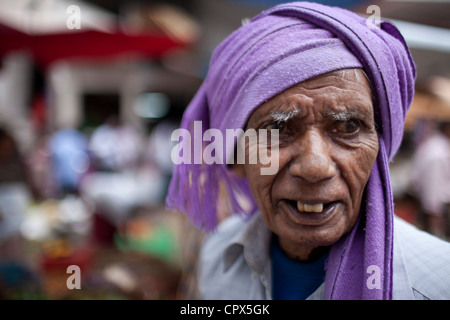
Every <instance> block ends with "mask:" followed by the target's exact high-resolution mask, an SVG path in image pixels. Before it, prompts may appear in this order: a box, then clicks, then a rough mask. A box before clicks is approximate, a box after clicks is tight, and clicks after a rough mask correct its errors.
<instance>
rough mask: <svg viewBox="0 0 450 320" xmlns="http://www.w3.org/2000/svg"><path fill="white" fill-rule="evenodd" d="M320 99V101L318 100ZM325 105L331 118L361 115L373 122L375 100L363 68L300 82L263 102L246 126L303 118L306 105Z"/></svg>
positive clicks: (331, 73) (327, 74) (344, 70)
mask: <svg viewBox="0 0 450 320" xmlns="http://www.w3.org/2000/svg"><path fill="white" fill-rule="evenodd" d="M316 99H319V101H316ZM317 103H326V104H327V107H328V108H329V109H328V115H330V116H331V115H334V118H336V117H338V115H340V114H341V115H344V114H347V115H350V114H351V113H355V114H356V113H358V114H361V115H364V116H365V117H370V118H371V120H372V121H373V117H374V115H373V98H372V90H371V86H370V82H369V80H368V78H367V76H366V74H365V72H364V71H363V69H361V68H352V69H343V70H338V71H333V72H330V73H326V74H323V75H319V76H316V77H313V78H311V79H308V80H306V81H303V82H300V83H298V84H296V85H294V86H292V87H290V88H288V89H286V90H285V91H283V92H282V93H280V94H278V95H276V96H275V97H273V98H271V99H270V100H269V101H267V102H265V103H262V104H261V105H260V106H258V107H257V108H256V109H255V110H254V111H253V112H252V114H251V115H250V117H249V119H248V121H247V124H246V127H247V126H249V125H250V126H252V124H254V123H257V122H259V121H261V120H262V119H268V118H270V119H273V120H274V121H278V122H281V121H287V120H289V119H290V118H292V117H297V116H299V117H302V116H304V113H305V112H306V110H305V108H304V107H305V106H306V105H309V104H311V105H313V104H317Z"/></svg>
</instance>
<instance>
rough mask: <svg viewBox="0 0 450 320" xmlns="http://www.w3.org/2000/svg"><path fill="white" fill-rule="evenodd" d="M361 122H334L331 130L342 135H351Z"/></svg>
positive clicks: (356, 130) (355, 131)
mask: <svg viewBox="0 0 450 320" xmlns="http://www.w3.org/2000/svg"><path fill="white" fill-rule="evenodd" d="M360 127H361V123H360V121H359V120H347V121H338V122H336V123H335V125H334V127H333V130H332V132H333V133H336V134H342V135H352V134H355V133H357V132H358V131H359V129H360Z"/></svg>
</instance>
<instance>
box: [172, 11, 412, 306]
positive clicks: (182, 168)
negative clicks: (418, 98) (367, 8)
mask: <svg viewBox="0 0 450 320" xmlns="http://www.w3.org/2000/svg"><path fill="white" fill-rule="evenodd" d="M348 68H363V69H364V71H365V72H366V74H367V75H368V77H369V80H370V82H371V86H372V95H373V99H374V101H373V102H374V113H375V122H376V125H377V128H378V134H379V153H378V156H377V159H376V161H375V164H374V166H373V169H372V172H371V174H370V177H369V181H368V183H367V186H366V190H365V191H366V192H365V195H364V197H365V198H364V199H363V205H362V209H361V210H362V212H361V214H360V216H359V220H358V221H357V223H356V225H355V226H354V228H353V229H352V230H351V231H350V232H349V233H348V234H345V235H344V236H343V237H342V238H341V239H340V240H339V241H338V242H336V243H335V244H333V246H332V248H331V250H330V254H329V257H328V261H327V266H326V278H325V298H326V299H391V298H392V248H393V213H394V208H393V197H392V191H391V185H390V180H389V168H388V162H389V160H391V159H392V158H393V156H394V155H395V153H396V151H397V150H398V148H399V146H400V144H401V141H402V136H403V125H404V121H405V116H406V112H407V110H408V108H409V107H410V105H411V101H412V98H413V95H414V80H415V76H416V74H415V67H414V63H413V61H412V58H411V56H410V53H409V51H408V48H407V46H406V44H405V41H404V39H403V37H402V36H401V34H400V33H399V31H398V30H397V29H396V28H395V26H393V25H392V24H390V23H388V22H382V23H381V24H380V27H379V28H377V27H374V26H373V27H372V28H369V27H368V26H367V24H366V19H365V18H363V17H360V16H358V15H357V14H355V13H352V12H349V11H347V10H344V9H341V8H336V7H328V6H324V5H320V4H314V3H307V2H294V3H288V4H283V5H278V6H275V7H273V8H272V9H269V10H267V11H264V12H262V13H261V14H259V15H258V16H256V17H254V18H253V19H252V20H251V21H250V22H249V23H248V24H246V25H244V26H242V27H240V28H239V29H237V30H236V31H235V32H233V33H232V34H231V35H230V36H229V37H228V38H226V39H225V40H224V41H223V42H222V43H221V44H220V45H219V46H218V47H217V48H216V50H215V52H214V53H213V55H212V58H211V62H210V69H209V72H208V75H207V77H206V79H205V81H204V82H203V84H202V86H201V87H200V89H199V90H198V92H197V94H196V95H195V97H194V99H193V100H192V102H191V103H190V104H189V106H188V108H187V110H186V111H185V113H184V115H183V119H182V123H181V128H184V129H186V130H188V131H190V132H193V127H194V125H193V124H194V121H201V124H202V130H203V131H202V132H205V131H206V130H207V129H210V128H215V129H217V130H220V132H221V133H222V134H223V136H225V130H226V129H239V128H245V125H246V122H247V120H248V118H249V116H250V114H251V113H252V111H253V110H255V109H256V108H257V107H258V106H259V105H261V104H262V103H264V102H266V101H267V100H269V99H270V98H272V97H274V96H275V95H277V94H279V93H281V92H283V91H284V90H286V89H288V88H290V87H292V86H293V85H295V84H297V83H300V82H302V81H305V80H308V79H310V78H313V77H315V76H318V75H322V74H325V73H328V72H331V71H336V70H341V69H348ZM234 147H235V144H234V143H228V142H227V143H226V144H224V146H223V150H216V152H219V153H220V154H219V156H220V157H222V158H223V159H224V161H222V163H223V164H205V163H201V164H196V163H192V164H186V163H184V164H179V165H176V166H175V168H174V172H173V177H172V181H171V185H170V188H169V193H168V196H167V199H166V203H167V207H168V208H170V209H175V210H179V211H181V212H184V213H187V214H188V215H189V217H190V218H191V219H192V221H193V222H194V224H195V225H196V226H198V227H200V228H202V229H204V230H213V229H214V228H215V227H216V225H217V211H218V205H217V203H218V197H219V188H220V186H219V184H222V185H224V186H225V187H226V188H227V190H228V194H229V196H230V200H231V204H232V209H233V212H235V213H239V214H249V215H250V214H253V213H255V212H257V210H258V208H257V207H256V205H255V203H254V201H253V199H252V196H251V193H250V191H249V188H248V184H247V181H246V180H245V179H238V178H237V177H235V176H234V175H233V174H232V173H231V172H230V171H229V169H228V168H227V166H226V161H225V160H226V159H229V157H232V155H233V151H234ZM219 182H220V183H219ZM242 199H247V201H242ZM373 266H375V267H377V268H379V270H380V272H381V276H382V281H381V286H382V287H381V289H382V290H373V289H372V290H371V289H369V288H368V287H369V286H367V284H366V279H367V273H366V272H367V270H370V268H371V267H373Z"/></svg>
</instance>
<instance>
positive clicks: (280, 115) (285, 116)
mask: <svg viewBox="0 0 450 320" xmlns="http://www.w3.org/2000/svg"><path fill="white" fill-rule="evenodd" d="M299 113H300V109H298V108H294V110H291V111H271V112H270V115H271V117H272V119H273V120H274V121H275V122H276V123H281V122H287V121H289V120H290V119H292V118H293V117H295V116H297V115H298V114H299Z"/></svg>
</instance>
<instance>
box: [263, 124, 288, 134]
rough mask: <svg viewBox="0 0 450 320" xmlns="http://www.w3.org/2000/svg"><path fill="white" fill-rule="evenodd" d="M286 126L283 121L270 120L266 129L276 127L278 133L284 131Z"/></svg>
mask: <svg viewBox="0 0 450 320" xmlns="http://www.w3.org/2000/svg"><path fill="white" fill-rule="evenodd" d="M286 127H287V125H286V123H285V122H272V123H269V124H268V125H267V126H266V129H267V130H273V129H276V130H278V133H282V132H283V131H285V129H286Z"/></svg>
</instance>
